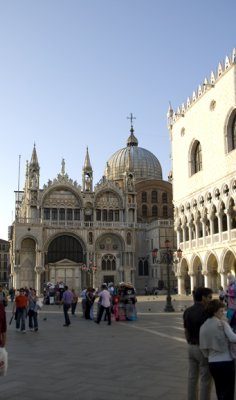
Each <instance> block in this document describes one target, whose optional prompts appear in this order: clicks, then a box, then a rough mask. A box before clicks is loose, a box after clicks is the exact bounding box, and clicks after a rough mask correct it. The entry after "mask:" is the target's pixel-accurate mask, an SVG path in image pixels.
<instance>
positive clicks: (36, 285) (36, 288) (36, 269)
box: [34, 265, 44, 295]
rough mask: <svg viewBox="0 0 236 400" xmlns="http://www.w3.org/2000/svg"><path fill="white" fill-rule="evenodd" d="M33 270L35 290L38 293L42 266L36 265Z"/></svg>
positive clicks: (39, 291) (42, 270)
mask: <svg viewBox="0 0 236 400" xmlns="http://www.w3.org/2000/svg"><path fill="white" fill-rule="evenodd" d="M34 270H35V273H36V282H35V290H36V293H37V294H38V295H39V294H41V274H42V273H43V272H44V267H43V266H42V265H37V266H36V267H35V269H34Z"/></svg>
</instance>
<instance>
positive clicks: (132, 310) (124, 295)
mask: <svg viewBox="0 0 236 400" xmlns="http://www.w3.org/2000/svg"><path fill="white" fill-rule="evenodd" d="M81 298H82V310H83V316H84V318H85V319H92V320H95V321H96V322H98V323H99V322H100V321H101V319H102V315H103V313H104V314H105V315H106V317H105V318H107V319H108V321H110V320H111V314H113V315H114V319H115V320H116V321H126V320H127V321H129V320H130V321H131V320H132V321H134V320H136V319H137V311H136V306H135V304H136V302H137V298H136V291H135V288H134V287H133V285H132V284H131V283H125V282H121V283H120V284H119V285H117V286H114V284H113V282H110V283H108V284H106V283H103V284H102V286H101V290H95V289H94V288H92V287H88V288H85V289H83V290H82V293H81ZM96 298H98V302H97V310H96V311H97V314H96V316H95V310H94V302H95V300H96Z"/></svg>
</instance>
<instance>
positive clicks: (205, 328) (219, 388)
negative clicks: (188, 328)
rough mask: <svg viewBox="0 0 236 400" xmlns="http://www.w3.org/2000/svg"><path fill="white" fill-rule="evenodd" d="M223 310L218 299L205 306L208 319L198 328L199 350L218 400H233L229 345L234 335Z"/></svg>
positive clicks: (234, 339) (232, 376)
mask: <svg viewBox="0 0 236 400" xmlns="http://www.w3.org/2000/svg"><path fill="white" fill-rule="evenodd" d="M224 310H225V305H224V303H223V302H222V301H220V300H218V299H215V300H212V301H210V302H209V304H208V305H207V314H208V319H207V320H206V321H205V322H204V324H203V325H202V326H201V328H200V349H201V350H202V352H203V354H204V356H205V357H207V358H208V363H209V368H210V371H211V374H212V377H213V379H214V382H215V388H216V394H217V398H218V400H234V388H235V363H234V360H233V357H232V356H231V354H230V349H229V343H230V342H233V343H236V334H235V333H233V331H232V329H231V327H230V326H229V323H228V322H227V321H226V318H225V316H224Z"/></svg>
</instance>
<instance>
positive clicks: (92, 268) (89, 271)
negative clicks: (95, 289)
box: [80, 263, 97, 286]
mask: <svg viewBox="0 0 236 400" xmlns="http://www.w3.org/2000/svg"><path fill="white" fill-rule="evenodd" d="M89 264H90V265H89V266H87V265H85V264H83V265H81V266H80V270H81V271H82V272H85V273H86V275H87V274H88V275H87V277H88V278H89V279H88V280H89V286H91V285H92V286H93V283H94V282H93V275H94V274H96V272H97V267H96V265H92V263H89ZM90 274H91V275H90ZM91 276H92V282H91ZM86 284H87V282H86Z"/></svg>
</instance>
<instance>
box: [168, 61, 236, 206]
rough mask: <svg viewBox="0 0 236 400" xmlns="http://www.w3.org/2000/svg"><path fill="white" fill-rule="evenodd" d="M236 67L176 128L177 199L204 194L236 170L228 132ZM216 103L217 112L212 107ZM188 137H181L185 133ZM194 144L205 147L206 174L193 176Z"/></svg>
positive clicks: (235, 95)
mask: <svg viewBox="0 0 236 400" xmlns="http://www.w3.org/2000/svg"><path fill="white" fill-rule="evenodd" d="M235 81H236V65H235V64H234V65H232V66H231V67H230V69H229V70H227V71H226V72H225V73H224V74H223V75H222V76H221V77H220V78H219V80H217V81H216V83H215V86H214V87H212V88H210V89H208V90H207V91H206V92H205V93H204V94H202V96H201V97H200V98H198V99H197V100H196V102H195V104H193V105H192V106H191V107H190V108H189V109H188V110H187V111H186V113H185V116H184V117H179V118H178V120H177V121H176V122H175V123H174V125H173V128H172V142H171V145H172V160H173V198H174V203H175V204H176V203H179V202H184V200H185V199H186V198H187V197H188V196H189V195H190V194H192V193H193V192H197V191H200V190H202V189H204V188H206V187H208V186H209V185H211V186H212V185H214V184H215V182H217V181H218V180H221V179H222V177H225V176H227V175H229V174H231V173H232V172H235V170H236V150H234V151H232V152H230V153H229V154H227V153H226V149H225V133H226V132H225V130H226V123H227V118H228V116H229V113H230V112H231V111H232V109H233V108H235V107H236V89H235V87H236V86H235ZM212 100H214V101H215V102H216V106H215V110H214V111H211V110H210V104H211V102H212ZM183 128H184V129H185V134H184V135H183V136H182V135H181V130H182V129H183ZM194 140H199V142H200V143H201V146H202V164H203V168H202V171H200V172H198V173H197V174H194V175H192V176H190V166H189V151H190V147H191V144H192V142H193V141H194Z"/></svg>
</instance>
